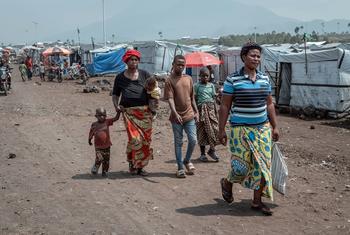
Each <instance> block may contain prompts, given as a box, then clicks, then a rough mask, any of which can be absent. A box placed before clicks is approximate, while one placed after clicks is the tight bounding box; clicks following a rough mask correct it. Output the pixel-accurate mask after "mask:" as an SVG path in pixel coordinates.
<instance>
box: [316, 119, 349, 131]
mask: <svg viewBox="0 0 350 235" xmlns="http://www.w3.org/2000/svg"><path fill="white" fill-rule="evenodd" d="M321 124H322V125H325V126H332V127H339V128H344V129H348V130H350V118H345V119H340V120H334V121H327V122H322V123H321Z"/></svg>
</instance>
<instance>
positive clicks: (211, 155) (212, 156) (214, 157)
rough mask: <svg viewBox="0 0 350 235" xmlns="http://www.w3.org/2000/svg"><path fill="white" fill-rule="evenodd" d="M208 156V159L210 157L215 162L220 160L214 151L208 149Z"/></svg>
mask: <svg viewBox="0 0 350 235" xmlns="http://www.w3.org/2000/svg"><path fill="white" fill-rule="evenodd" d="M208 155H209V157H211V158H212V159H213V160H214V161H215V162H218V161H219V159H220V158H219V157H218V155H216V152H215V150H212V149H210V150H209V151H208Z"/></svg>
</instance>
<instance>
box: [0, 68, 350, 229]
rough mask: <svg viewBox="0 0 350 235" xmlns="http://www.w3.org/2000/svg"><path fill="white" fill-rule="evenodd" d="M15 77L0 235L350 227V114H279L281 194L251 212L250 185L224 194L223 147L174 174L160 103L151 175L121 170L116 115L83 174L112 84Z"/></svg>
mask: <svg viewBox="0 0 350 235" xmlns="http://www.w3.org/2000/svg"><path fill="white" fill-rule="evenodd" d="M13 80H14V85H13V86H14V89H13V91H12V93H11V94H10V95H9V96H7V97H5V96H1V97H0V123H1V124H0V149H1V151H0V153H1V155H0V157H1V164H0V234H179V233H180V234H239V233H243V234H350V197H349V196H350V178H349V176H350V130H349V129H350V128H349V120H314V121H303V120H299V119H296V118H293V117H289V116H279V126H280V128H281V135H282V136H281V140H280V142H281V144H280V146H281V148H282V150H283V153H284V155H285V157H286V158H287V159H286V161H287V163H288V167H289V175H290V176H289V179H288V187H287V190H288V192H287V195H286V196H281V195H279V194H278V193H277V192H275V194H274V195H275V200H274V201H273V202H269V201H267V203H269V205H270V206H272V207H273V210H274V212H275V213H274V215H273V216H272V217H264V216H262V215H261V214H259V213H257V212H254V211H252V210H250V202H251V197H252V192H251V191H250V190H247V189H244V188H242V187H241V186H240V185H235V186H234V196H235V202H234V203H233V204H232V205H228V204H226V203H225V202H224V201H223V200H222V199H221V190H220V185H219V180H220V178H221V177H224V176H225V175H226V174H227V171H228V169H229V153H228V150H227V148H226V147H224V146H220V147H219V148H218V149H219V153H220V156H221V161H220V162H219V163H200V162H198V160H196V159H197V158H198V157H199V150H198V149H196V151H195V153H194V156H193V159H195V160H194V164H195V166H196V168H197V174H196V175H194V176H189V177H187V178H186V179H177V178H176V177H175V170H176V166H175V160H174V159H175V157H174V150H173V138H172V131H171V128H170V123H169V122H168V120H167V113H168V109H167V105H166V104H162V107H161V111H160V115H159V119H158V120H157V121H156V122H155V124H154V126H155V128H154V135H153V147H154V149H155V159H154V160H153V161H151V162H150V164H149V166H148V167H147V170H148V171H149V172H150V175H149V176H148V177H137V176H130V175H129V174H128V173H127V163H126V160H125V154H124V152H125V147H126V141H127V140H126V132H125V130H124V127H123V124H122V122H121V121H118V122H117V123H115V125H114V126H113V127H112V129H111V137H112V142H113V146H112V150H111V170H110V174H109V177H108V179H103V178H101V177H100V176H97V177H92V176H91V175H90V173H89V172H90V167H91V166H92V164H93V161H94V149H93V147H91V146H89V145H88V144H87V134H88V131H89V127H90V124H91V122H93V121H94V119H95V118H94V110H95V109H96V108H97V107H99V106H103V107H105V108H107V110H108V112H109V114H110V115H114V112H113V108H112V102H111V97H110V96H109V92H107V91H105V92H101V93H98V94H95V93H90V94H84V93H82V92H81V91H82V86H81V85H78V84H76V83H75V82H74V81H64V82H63V83H61V84H58V83H56V82H43V83H35V81H39V80H38V79H37V78H35V79H34V80H35V81H27V82H22V81H21V79H20V78H19V76H18V74H17V72H15V74H14V78H13ZM109 80H113V79H112V78H109ZM311 126H313V127H314V129H311V128H310V127H311ZM10 153H14V154H16V157H15V158H8V156H9V154H10Z"/></svg>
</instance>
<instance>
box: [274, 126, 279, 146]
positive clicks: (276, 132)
mask: <svg viewBox="0 0 350 235" xmlns="http://www.w3.org/2000/svg"><path fill="white" fill-rule="evenodd" d="M279 138H280V132H279V131H278V128H277V127H275V128H273V129H272V140H273V141H275V142H276V141H278V140H279Z"/></svg>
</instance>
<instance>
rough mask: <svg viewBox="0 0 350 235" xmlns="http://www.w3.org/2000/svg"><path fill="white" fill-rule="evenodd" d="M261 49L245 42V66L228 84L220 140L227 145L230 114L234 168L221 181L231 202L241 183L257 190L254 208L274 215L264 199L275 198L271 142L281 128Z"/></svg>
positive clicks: (243, 54)
mask: <svg viewBox="0 0 350 235" xmlns="http://www.w3.org/2000/svg"><path fill="white" fill-rule="evenodd" d="M261 50H262V48H261V47H260V46H259V45H258V44H256V43H247V44H245V45H244V46H243V47H242V50H241V59H242V61H243V63H244V67H243V68H242V69H241V70H240V71H239V72H237V73H235V74H233V75H232V76H229V77H228V78H227V79H226V81H225V83H224V90H223V96H222V102H221V106H220V111H219V139H220V141H221V143H222V144H223V145H226V144H227V135H226V131H225V127H226V123H227V119H228V117H229V121H230V125H231V131H230V135H229V138H230V141H229V142H230V151H231V162H230V166H231V170H230V172H229V173H228V176H227V177H226V178H222V179H221V181H220V183H221V190H222V197H223V198H224V200H225V201H227V202H228V203H232V202H233V194H232V185H233V183H240V184H242V186H243V187H246V188H249V189H252V190H254V196H253V198H254V199H253V202H252V204H251V208H252V209H253V210H257V211H260V212H262V213H263V214H264V215H272V211H271V209H270V208H269V207H268V206H267V205H265V204H264V203H263V202H262V200H261V198H262V196H264V197H267V198H270V199H272V198H273V189H272V177H271V170H270V169H271V145H272V140H273V141H277V140H278V138H279V131H278V127H277V118H276V112H275V107H274V104H273V102H272V95H271V85H270V81H269V78H268V77H267V76H266V75H264V74H262V73H261V72H260V71H258V70H257V68H258V66H259V63H260V58H261Z"/></svg>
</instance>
